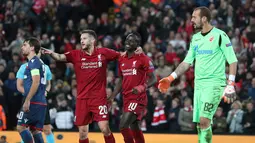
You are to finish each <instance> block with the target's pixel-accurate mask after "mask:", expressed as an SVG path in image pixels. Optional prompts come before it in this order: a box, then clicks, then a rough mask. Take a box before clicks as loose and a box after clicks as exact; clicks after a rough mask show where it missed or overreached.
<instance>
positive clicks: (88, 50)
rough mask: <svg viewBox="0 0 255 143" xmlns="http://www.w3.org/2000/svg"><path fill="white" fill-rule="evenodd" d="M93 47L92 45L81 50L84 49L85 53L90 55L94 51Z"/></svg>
mask: <svg viewBox="0 0 255 143" xmlns="http://www.w3.org/2000/svg"><path fill="white" fill-rule="evenodd" d="M94 49H95V47H94V46H92V47H91V48H88V49H86V50H83V51H84V52H85V53H86V54H88V55H92V53H93V52H94Z"/></svg>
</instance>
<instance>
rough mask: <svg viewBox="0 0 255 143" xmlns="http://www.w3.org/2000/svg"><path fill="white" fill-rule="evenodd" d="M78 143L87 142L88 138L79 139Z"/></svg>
mask: <svg viewBox="0 0 255 143" xmlns="http://www.w3.org/2000/svg"><path fill="white" fill-rule="evenodd" d="M79 143H89V138H86V139H85V140H79Z"/></svg>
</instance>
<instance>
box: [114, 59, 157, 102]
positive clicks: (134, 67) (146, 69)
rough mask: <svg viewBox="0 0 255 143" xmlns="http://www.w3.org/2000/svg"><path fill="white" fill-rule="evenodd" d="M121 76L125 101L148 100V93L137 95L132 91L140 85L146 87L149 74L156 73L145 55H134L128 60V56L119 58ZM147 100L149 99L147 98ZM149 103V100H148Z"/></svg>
mask: <svg viewBox="0 0 255 143" xmlns="http://www.w3.org/2000/svg"><path fill="white" fill-rule="evenodd" d="M118 66H119V75H120V76H122V77H123V80H122V94H123V97H124V98H123V99H124V100H126V99H127V100H133V99H138V98H139V99H141V100H142V99H143V98H146V93H145V92H144V93H141V94H140V95H135V94H133V93H132V89H133V87H135V86H138V85H144V84H145V83H146V82H147V73H150V72H153V71H154V66H153V64H152V62H151V60H150V59H149V57H147V56H146V55H144V54H140V55H133V56H132V57H130V58H128V56H127V55H125V56H124V57H120V58H119V65H118ZM146 99H147V98H146ZM146 101H147V100H146Z"/></svg>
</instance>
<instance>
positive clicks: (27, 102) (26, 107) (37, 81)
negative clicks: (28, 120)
mask: <svg viewBox="0 0 255 143" xmlns="http://www.w3.org/2000/svg"><path fill="white" fill-rule="evenodd" d="M39 85H40V75H33V76H32V85H31V88H30V90H29V93H28V95H27V97H26V100H25V102H24V105H23V110H24V111H25V112H27V111H29V106H30V100H31V99H32V98H33V96H34V95H35V93H36V91H37V90H38V87H39Z"/></svg>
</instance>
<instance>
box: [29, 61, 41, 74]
mask: <svg viewBox="0 0 255 143" xmlns="http://www.w3.org/2000/svg"><path fill="white" fill-rule="evenodd" d="M41 66H42V63H40V61H39V60H36V59H32V60H30V61H29V62H28V68H29V69H30V72H31V75H32V76H34V75H40V68H41Z"/></svg>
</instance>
